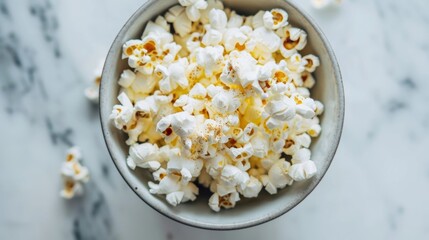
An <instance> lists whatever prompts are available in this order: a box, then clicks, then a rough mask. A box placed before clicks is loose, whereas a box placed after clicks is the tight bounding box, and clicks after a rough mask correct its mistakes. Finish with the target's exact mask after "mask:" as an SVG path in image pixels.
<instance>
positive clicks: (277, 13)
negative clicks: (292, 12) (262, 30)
mask: <svg viewBox="0 0 429 240" xmlns="http://www.w3.org/2000/svg"><path fill="white" fill-rule="evenodd" d="M262 19H263V21H264V26H265V27H266V28H268V29H273V30H275V29H278V28H281V27H284V26H286V25H288V22H287V19H288V14H287V13H286V12H285V11H284V10H282V9H278V8H276V9H273V10H271V11H266V12H265V13H264V15H263V17H262Z"/></svg>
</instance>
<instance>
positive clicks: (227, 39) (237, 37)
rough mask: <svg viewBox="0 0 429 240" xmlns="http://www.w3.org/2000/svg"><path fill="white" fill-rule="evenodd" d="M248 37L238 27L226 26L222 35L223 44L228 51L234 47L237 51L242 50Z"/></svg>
mask: <svg viewBox="0 0 429 240" xmlns="http://www.w3.org/2000/svg"><path fill="white" fill-rule="evenodd" d="M248 38H249V37H248V36H247V35H246V34H245V33H244V32H243V31H242V30H241V29H239V28H228V29H226V30H225V33H224V35H223V44H224V45H225V50H226V51H227V52H230V51H232V50H234V49H237V50H239V51H241V50H243V49H244V48H245V47H246V46H245V42H246V41H247V39H248Z"/></svg>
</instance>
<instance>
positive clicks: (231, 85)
mask: <svg viewBox="0 0 429 240" xmlns="http://www.w3.org/2000/svg"><path fill="white" fill-rule="evenodd" d="M100 115H101V124H102V129H103V134H104V138H105V141H106V144H107V147H108V150H109V152H110V155H111V157H112V159H113V162H114V164H115V165H116V167H117V169H118V170H119V172H120V174H121V175H122V177H123V178H124V180H125V181H126V182H127V184H128V185H129V186H130V188H131V189H132V190H133V191H134V192H135V193H136V194H137V195H138V196H139V197H140V198H141V199H142V200H143V201H144V202H146V203H147V204H148V205H149V206H151V207H152V208H154V209H155V210H157V211H158V212H160V213H162V214H163V215H165V216H167V217H169V218H172V219H174V220H176V221H179V222H181V223H184V224H187V225H190V226H196V227H200V228H206V229H238V228H244V227H250V226H254V225H257V224H260V223H264V222H267V221H269V220H272V219H274V218H276V217H278V216H280V215H282V214H284V213H286V212H287V211H289V210H290V209H292V208H293V207H295V206H296V205H297V204H299V203H300V202H301V201H302V200H303V199H304V198H305V197H306V196H307V195H308V194H309V193H310V192H311V191H312V190H313V189H314V188H315V187H316V186H317V184H318V183H319V182H320V180H321V179H322V177H323V175H324V174H325V173H326V171H327V169H328V167H329V165H330V163H331V161H332V159H333V157H334V154H335V151H336V149H337V146H338V144H339V140H340V136H341V131H342V126H343V118H344V93H343V86H342V81H341V76H340V71H339V67H338V64H337V62H336V59H335V56H334V54H333V52H332V49H331V48H330V46H329V44H328V42H327V40H326V39H325V37H324V35H323V34H322V33H321V31H320V29H319V28H318V27H317V26H316V25H315V24H314V22H313V21H312V20H311V19H310V18H309V17H308V16H307V15H306V14H304V13H303V12H302V11H301V10H299V9H298V8H297V7H296V6H295V5H294V4H292V3H290V2H287V1H280V0H266V1H259V0H246V1H233V0H226V1H218V0H208V1H206V0H179V1H176V0H163V1H156V0H149V1H147V2H146V3H145V4H144V5H143V6H142V7H141V8H140V9H138V10H137V12H136V13H135V14H134V15H133V16H132V17H131V18H130V19H129V21H128V22H127V23H126V24H125V26H124V27H123V28H122V30H121V31H120V32H119V34H118V36H117V37H116V39H115V41H114V43H113V45H112V47H111V49H110V51H109V54H108V57H107V59H106V63H105V66H104V70H103V77H102V81H101V87H100ZM143 217H144V216H142V218H143Z"/></svg>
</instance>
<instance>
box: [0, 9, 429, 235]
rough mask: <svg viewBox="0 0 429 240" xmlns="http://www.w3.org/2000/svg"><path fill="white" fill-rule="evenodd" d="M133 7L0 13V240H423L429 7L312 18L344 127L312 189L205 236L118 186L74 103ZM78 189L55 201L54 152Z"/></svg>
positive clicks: (83, 105)
mask: <svg viewBox="0 0 429 240" xmlns="http://www.w3.org/2000/svg"><path fill="white" fill-rule="evenodd" d="M142 2H143V1H139V0H124V1H113V0H109V1H103V0H93V1H85V0H75V1H68V0H0V112H1V114H0V123H1V135H0V143H1V145H2V148H1V151H0V159H1V162H0V196H1V199H0V203H1V204H0V239H76V240H79V239H166V240H172V239H174V240H181V239H184V240H185V239H213V240H214V239H223V238H225V239H263V238H267V237H269V238H270V239H325V238H331V239H427V238H428V237H429V221H427V216H428V215H429V208H428V207H426V206H427V202H429V188H428V185H429V157H428V154H427V148H428V146H429V137H428V136H429V107H427V103H428V100H427V98H428V95H429V82H428V81H427V79H429V68H428V67H427V66H426V65H427V63H428V62H429V15H428V14H427V12H428V10H429V2H427V1H426V0H410V1H401V0H390V1H384V0H376V1H371V0H361V1H357V0H345V1H344V4H343V5H342V6H341V7H340V8H338V9H335V8H332V9H326V10H323V11H318V10H314V9H312V8H311V7H310V4H309V1H299V3H298V4H300V5H301V6H302V7H303V8H304V9H305V10H307V11H308V12H309V13H310V14H311V15H312V16H313V18H314V19H315V20H316V21H317V22H318V23H319V25H320V26H321V27H322V29H323V30H324V32H325V34H326V35H327V37H328V39H329V40H330V42H331V45H332V46H333V48H334V50H335V52H336V54H337V57H338V60H339V63H340V66H341V70H342V73H343V79H344V84H345V91H346V121H345V126H344V132H343V138H342V142H341V144H340V147H339V149H338V152H337V155H336V157H335V160H334V162H333V164H332V166H331V168H330V170H329V171H328V173H327V175H326V176H325V178H324V179H323V181H322V182H321V184H320V185H319V186H318V187H317V188H316V190H315V191H314V192H313V193H312V194H311V195H310V196H309V197H308V198H307V199H306V200H305V201H304V202H303V203H301V204H300V205H299V206H298V207H296V208H295V209H294V210H292V211H291V212H289V213H288V214H286V215H285V216H282V217H280V218H278V219H276V220H274V221H272V222H270V223H267V224H264V225H261V226H257V227H254V228H251V229H246V230H239V231H232V232H211V231H206V230H200V229H194V228H190V227H187V226H183V225H180V224H178V223H176V222H173V221H171V220H169V219H167V218H165V217H163V216H161V215H160V214H158V213H157V212H155V211H154V210H152V209H151V208H149V207H148V206H146V205H145V204H144V203H143V202H142V201H141V200H140V199H139V198H138V197H137V196H135V194H134V193H132V191H131V190H129V189H128V186H127V185H126V184H125V183H124V181H123V180H122V178H121V177H120V175H119V174H118V172H117V171H116V169H115V167H114V166H113V164H112V162H111V160H110V157H109V156H108V153H107V150H106V147H105V145H104V142H103V139H102V135H101V130H100V126H99V119H98V109H97V107H96V106H93V105H91V104H90V103H89V102H88V101H87V100H86V99H85V98H84V95H83V90H84V89H85V88H86V87H87V86H88V85H89V84H90V81H91V78H92V72H93V70H94V68H95V67H96V66H97V65H98V64H99V62H100V61H101V59H103V58H104V57H105V55H106V53H107V51H108V49H109V46H110V44H111V42H112V41H113V38H114V37H115V35H116V33H117V32H118V31H119V29H120V28H121V26H122V24H123V23H124V22H125V21H126V20H127V19H128V17H129V16H130V15H131V14H132V13H133V12H134V10H135V9H136V8H137V7H138V6H139V5H141V4H142ZM72 145H79V146H80V147H81V149H82V151H83V156H84V158H83V162H84V164H85V165H86V166H87V167H88V168H89V169H90V171H91V182H90V183H89V184H88V185H87V186H86V190H87V191H86V194H85V195H84V196H83V197H82V198H77V199H74V200H71V201H65V200H63V199H61V198H60V197H59V190H60V188H61V184H62V182H61V178H60V175H59V168H60V166H61V163H62V161H63V159H64V152H65V150H66V149H67V148H68V147H70V146H72Z"/></svg>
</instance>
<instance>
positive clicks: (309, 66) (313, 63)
mask: <svg viewBox="0 0 429 240" xmlns="http://www.w3.org/2000/svg"><path fill="white" fill-rule="evenodd" d="M303 60H304V61H305V62H306V64H305V66H304V67H305V70H306V71H308V72H310V73H311V72H314V70H316V67H318V66H319V65H320V61H319V58H318V57H316V56H314V55H313V54H309V55H307V56H305V57H303Z"/></svg>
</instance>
